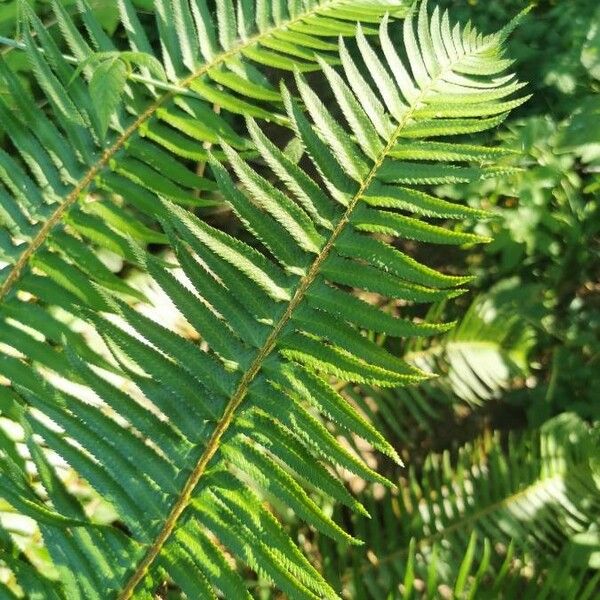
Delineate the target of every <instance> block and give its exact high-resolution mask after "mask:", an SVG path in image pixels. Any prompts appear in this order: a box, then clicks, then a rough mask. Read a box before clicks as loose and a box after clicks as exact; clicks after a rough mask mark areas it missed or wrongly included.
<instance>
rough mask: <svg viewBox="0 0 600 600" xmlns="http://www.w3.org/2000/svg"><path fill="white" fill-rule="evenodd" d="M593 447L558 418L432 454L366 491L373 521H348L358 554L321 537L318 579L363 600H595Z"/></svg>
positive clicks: (583, 430) (598, 512)
mask: <svg viewBox="0 0 600 600" xmlns="http://www.w3.org/2000/svg"><path fill="white" fill-rule="evenodd" d="M598 442H599V440H598V432H597V431H594V429H591V428H590V427H589V425H588V424H586V423H585V422H584V421H582V420H581V419H580V418H579V417H577V416H576V415H574V414H570V413H564V414H562V415H560V416H559V417H556V418H554V419H551V420H550V421H548V422H547V423H545V424H544V425H543V427H542V428H541V429H540V430H537V431H527V432H514V431H512V432H510V433H508V434H506V433H503V432H499V431H498V432H495V433H493V434H490V433H488V434H486V435H484V436H483V437H482V438H481V439H478V440H475V441H474V442H470V443H468V444H466V445H465V446H463V447H461V448H459V450H458V452H457V453H451V452H449V451H445V452H444V453H443V454H437V453H432V454H430V455H429V456H428V457H427V458H426V460H425V462H424V464H423V465H422V466H420V467H416V466H414V465H411V467H410V469H409V474H408V476H407V477H402V478H401V481H400V482H399V485H398V490H397V491H388V492H387V493H386V494H385V496H384V497H381V494H379V496H378V499H377V500H375V498H374V495H373V494H371V493H370V492H365V493H364V498H363V502H364V504H365V506H366V507H367V509H368V510H369V512H370V514H371V517H372V518H371V519H365V518H364V517H362V516H359V515H354V516H353V517H352V520H353V525H352V531H353V533H354V535H356V536H357V537H360V538H361V539H362V540H364V541H365V544H364V546H363V547H361V548H358V549H352V550H350V551H348V549H347V547H345V546H344V545H341V546H339V545H338V546H337V547H336V544H335V542H332V541H330V540H328V539H327V538H322V539H321V541H320V546H321V547H320V551H321V553H322V555H323V556H326V557H328V560H327V562H326V565H325V574H326V575H328V576H329V580H330V581H331V582H335V581H337V578H338V577H341V578H342V579H343V580H344V582H345V583H344V589H345V590H347V592H348V593H349V594H351V597H352V598H361V599H368V598H382V597H389V598H394V599H396V598H398V599H400V598H437V597H452V598H481V599H484V598H507V599H510V598H516V597H523V598H535V599H537V598H546V597H549V598H556V597H560V598H572V599H573V600H575V599H577V600H580V599H583V598H586V599H591V598H593V597H594V592H595V590H597V585H598V581H599V580H600V571H595V570H596V569H597V564H596V565H594V564H592V561H593V559H592V556H593V552H594V551H595V550H597V547H598V544H599V543H600V540H599V539H598V535H599V532H598V530H597V524H598V521H599V519H600V487H599V486H598V479H597V478H598V470H597V464H596V463H595V462H594V461H595V456H596V455H597V452H598ZM594 540H595V541H594ZM596 562H597V561H596ZM338 587H341V584H339V585H338Z"/></svg>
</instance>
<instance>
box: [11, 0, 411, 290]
mask: <svg viewBox="0 0 600 600" xmlns="http://www.w3.org/2000/svg"><path fill="white" fill-rule="evenodd" d="M52 5H53V9H54V12H55V15H56V18H57V20H58V24H59V26H60V30H61V32H62V37H63V38H64V45H66V46H67V48H68V50H69V51H70V52H71V53H72V54H71V55H68V56H65V55H63V54H62V53H61V49H60V48H59V47H58V45H57V44H56V42H55V41H54V39H53V38H52V37H51V36H50V35H49V33H48V32H47V31H46V29H45V28H44V26H43V24H42V23H41V21H40V20H39V19H38V17H37V16H36V15H35V14H34V13H33V11H32V10H31V8H30V6H29V4H28V3H27V2H26V1H22V2H21V8H22V11H23V14H24V17H25V22H24V39H23V46H22V47H23V49H24V51H25V53H26V55H27V58H28V60H29V63H30V64H31V67H32V71H33V73H34V75H35V79H36V83H37V84H38V85H39V86H40V88H41V89H42V90H43V92H44V93H45V95H46V98H47V100H48V102H49V104H50V105H51V107H52V112H53V118H48V116H47V115H46V114H45V112H44V111H42V110H40V109H38V108H37V107H36V103H35V100H34V99H33V98H32V97H31V96H30V94H29V93H28V92H27V91H26V90H25V89H23V86H22V84H21V83H20V81H19V79H18V77H17V76H16V75H15V74H14V73H12V72H11V71H10V70H9V69H8V67H7V65H6V64H5V63H4V62H2V61H0V76H1V77H2V79H3V82H4V84H5V86H6V89H7V94H6V96H3V98H1V99H0V120H1V121H2V127H3V129H4V130H5V131H6V133H7V135H8V137H9V138H10V141H11V142H12V144H13V145H14V148H15V150H16V151H17V153H18V154H19V155H20V158H22V162H20V161H19V160H17V157H16V156H15V155H11V154H9V153H7V152H5V151H3V152H2V153H0V181H1V182H2V184H3V185H2V187H0V211H1V212H0V219H1V220H0V223H1V225H2V229H1V230H0V260H1V261H3V262H4V263H8V265H7V266H5V267H4V268H3V269H2V270H1V271H0V297H4V296H6V295H8V294H9V293H10V292H11V291H13V288H14V285H15V282H16V281H17V280H18V279H19V278H20V276H21V275H22V274H25V272H26V271H27V270H28V267H29V266H30V262H34V263H35V266H38V267H39V268H41V269H43V270H45V272H49V271H54V270H55V269H58V270H62V269H63V267H64V262H65V257H64V256H60V255H59V254H58V253H53V254H52V256H49V257H47V256H46V255H45V253H44V251H42V252H39V253H38V252H37V251H38V249H40V248H41V247H42V246H43V247H44V248H45V251H50V252H52V250H53V249H55V248H56V247H60V248H61V249H62V250H63V254H65V253H66V254H67V255H68V259H69V258H70V259H72V258H73V255H77V257H78V259H76V260H75V261H74V262H78V263H82V261H81V260H80V258H81V255H87V254H89V252H86V249H85V248H82V241H83V242H88V243H89V242H91V243H93V244H97V245H99V246H101V247H106V248H108V249H110V250H111V251H112V252H116V253H118V254H120V255H121V256H122V257H123V258H125V259H127V260H129V261H135V257H134V256H133V255H132V253H131V250H130V249H129V248H128V244H127V241H126V238H128V237H131V238H133V239H134V240H137V241H138V242H140V243H142V244H147V243H153V242H161V241H164V239H165V238H164V236H163V235H162V234H161V233H159V232H157V231H155V230H153V229H149V228H148V227H147V226H146V225H147V221H148V220H149V221H150V222H153V221H154V220H155V218H156V215H157V213H159V212H160V206H159V203H158V202H157V200H156V194H160V195H161V196H163V197H166V198H168V199H170V200H172V201H174V202H177V203H180V204H182V205H184V206H191V207H198V206H200V207H202V206H210V205H213V204H214V200H210V199H208V200H206V199H200V198H198V193H197V192H198V191H205V192H206V191H212V190H215V189H216V186H215V183H214V181H213V180H211V179H209V178H207V177H203V176H201V175H199V174H198V173H197V172H196V169H195V168H190V167H189V165H188V164H186V162H185V161H195V162H199V161H200V162H202V161H205V160H206V159H207V156H208V154H207V148H206V144H211V143H215V142H217V141H219V140H225V141H226V142H227V143H228V144H230V145H232V146H233V147H235V148H237V149H238V150H241V151H246V152H248V151H250V150H251V144H250V143H249V142H248V140H247V138H245V137H244V136H240V135H239V133H236V130H235V127H234V126H232V123H231V119H230V118H228V117H230V116H231V115H243V116H252V117H254V118H260V119H267V120H271V121H277V122H279V121H281V119H282V118H283V117H282V116H281V112H282V111H281V97H280V95H279V92H278V90H277V86H274V85H273V84H272V83H271V82H270V81H269V79H268V78H267V77H266V75H265V72H266V71H267V70H269V69H270V70H273V69H277V70H279V71H282V70H292V69H294V68H296V69H299V70H301V71H310V70H314V69H315V68H318V63H317V61H316V58H315V53H316V52H318V53H319V54H320V55H321V56H322V57H323V60H326V61H331V60H333V59H332V58H331V57H332V51H333V50H335V49H336V44H335V39H336V37H337V36H338V35H349V34H353V32H354V29H355V22H356V21H357V20H358V21H366V22H367V23H368V22H369V21H377V20H378V19H380V18H381V17H382V16H383V15H384V14H385V13H386V12H388V11H389V12H391V13H392V14H394V15H397V16H402V15H404V14H405V13H406V11H407V10H408V6H409V5H410V3H403V2H402V1H401V0H392V2H391V3H389V2H387V1H386V0H381V1H380V0H376V1H370V0H366V1H362V0H360V1H353V0H323V1H316V2H307V3H297V2H289V3H274V4H270V3H268V2H262V1H261V2H257V3H256V4H255V3H253V2H245V1H240V2H239V3H238V4H234V3H233V2H232V1H231V0H219V1H218V2H217V3H216V13H215V15H213V14H212V13H211V11H210V10H209V7H208V4H207V3H206V2H205V0H193V1H188V0H159V1H157V2H156V3H155V15H156V23H155V28H154V29H153V30H152V31H147V30H146V29H145V27H144V26H142V24H141V22H140V19H139V17H138V15H137V13H136V11H135V10H134V8H133V5H132V4H131V2H130V0H119V2H118V6H119V10H120V16H121V25H122V27H123V30H124V32H125V35H126V39H127V44H128V46H129V49H128V50H127V51H126V52H121V50H122V49H121V48H119V47H118V46H117V45H116V43H115V42H114V41H113V40H111V39H110V38H108V37H107V36H106V34H105V33H104V32H103V30H102V28H101V27H100V25H99V24H98V22H97V21H96V19H95V17H94V15H93V13H92V11H91V9H90V8H89V7H88V5H87V3H86V1H85V0H79V7H80V12H81V21H82V23H83V25H84V28H83V29H84V31H82V28H77V27H76V24H75V23H74V21H73V19H72V18H71V17H70V16H69V14H68V13H67V12H66V11H65V9H64V8H63V7H62V5H61V3H60V2H58V1H57V0H54V1H53V2H52ZM366 27H367V28H368V29H369V30H372V26H371V25H368V24H367V25H366ZM375 31H376V30H375ZM150 38H152V39H154V38H158V40H159V42H160V50H159V55H155V51H154V49H153V47H152V45H151V43H150V41H149V39H150ZM94 57H96V59H97V60H92V59H93V58H94ZM72 63H75V64H77V63H79V64H80V65H81V67H80V68H82V67H83V72H84V75H85V77H87V78H88V79H89V80H90V81H89V84H90V85H89V86H88V85H86V82H85V79H84V78H83V77H82V76H81V74H79V71H80V69H76V67H75V65H74V64H72ZM132 66H133V72H132V73H131V74H130V75H129V78H128V79H127V77H128V71H129V70H131V68H132ZM161 74H162V78H160V77H161ZM123 86H126V94H125V103H124V105H123V106H122V107H121V108H120V109H119V106H120V103H119V94H120V89H121V88H122V87H123ZM215 106H218V108H219V113H220V114H217V113H216V112H215V111H214V110H213V108H214V107H215ZM217 155H218V153H217ZM93 188H96V189H99V190H102V193H103V194H104V196H105V199H104V201H103V202H102V204H101V205H100V204H99V203H87V204H85V205H84V204H81V203H80V200H81V199H82V196H85V194H86V193H87V192H89V191H92V190H93ZM110 195H116V196H119V197H122V198H124V199H125V203H126V205H125V207H123V206H122V204H120V203H119V202H116V201H114V200H110V199H107V198H106V196H110ZM131 209H135V211H136V212H135V214H136V215H137V216H136V217H135V218H134V222H133V223H132V222H130V221H131V219H130V217H129V214H130V213H129V212H128V210H131ZM66 223H68V224H69V227H67V228H65V227H64V225H65V224H66ZM145 223H146V225H145ZM34 255H35V257H34ZM68 259H67V261H66V262H67V263H68V262H70V261H69V260H68ZM40 261H41V262H40ZM89 261H92V262H91V263H90V262H89ZM89 261H87V262H83V264H82V266H84V267H85V268H84V271H85V276H86V278H87V277H92V278H94V279H95V280H96V281H97V283H100V284H103V285H105V284H106V283H107V282H109V283H110V284H112V285H114V286H119V285H120V286H121V287H122V284H119V283H118V282H116V281H115V280H114V278H112V277H110V274H109V273H106V270H105V269H102V267H101V265H98V264H97V261H93V258H90V259H89ZM64 269H66V270H67V272H68V270H69V267H64ZM96 271H99V274H97V273H96ZM25 285H26V286H28V285H34V287H35V284H30V282H29V281H27V282H26V283H25ZM45 293H46V294H47V295H48V294H50V293H51V292H50V291H49V290H45Z"/></svg>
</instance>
